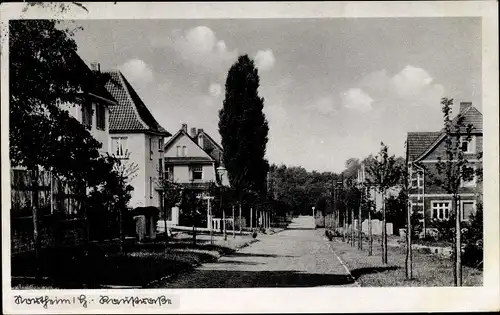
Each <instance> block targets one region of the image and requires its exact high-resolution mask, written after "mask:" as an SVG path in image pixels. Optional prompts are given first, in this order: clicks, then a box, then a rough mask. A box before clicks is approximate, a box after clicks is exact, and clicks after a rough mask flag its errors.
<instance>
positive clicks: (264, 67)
mask: <svg viewBox="0 0 500 315" xmlns="http://www.w3.org/2000/svg"><path fill="white" fill-rule="evenodd" d="M254 59H255V64H256V66H257V68H258V69H259V71H268V70H270V69H272V67H273V66H274V63H275V61H276V59H275V58H274V54H273V51H272V50H271V49H267V50H259V51H258V52H257V54H255V57H254Z"/></svg>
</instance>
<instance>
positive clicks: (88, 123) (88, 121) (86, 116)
mask: <svg viewBox="0 0 500 315" xmlns="http://www.w3.org/2000/svg"><path fill="white" fill-rule="evenodd" d="M82 125H83V126H85V128H87V129H92V103H85V104H83V105H82Z"/></svg>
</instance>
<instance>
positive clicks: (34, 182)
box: [31, 166, 41, 279]
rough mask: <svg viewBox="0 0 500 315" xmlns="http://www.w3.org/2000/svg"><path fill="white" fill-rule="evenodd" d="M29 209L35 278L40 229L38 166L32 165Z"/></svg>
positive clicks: (38, 268) (38, 266) (37, 271)
mask: <svg viewBox="0 0 500 315" xmlns="http://www.w3.org/2000/svg"><path fill="white" fill-rule="evenodd" d="M31 201H32V203H31V211H32V219H33V244H34V248H35V265H36V274H35V276H36V278H37V279H38V278H40V277H41V274H40V264H41V262H40V251H41V242H40V231H39V219H38V206H39V202H38V166H34V167H33V168H32V169H31Z"/></svg>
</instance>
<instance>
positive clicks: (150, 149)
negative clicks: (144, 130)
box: [149, 137, 154, 160]
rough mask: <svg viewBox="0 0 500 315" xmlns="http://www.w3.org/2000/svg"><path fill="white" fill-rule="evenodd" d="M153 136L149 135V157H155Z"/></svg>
mask: <svg viewBox="0 0 500 315" xmlns="http://www.w3.org/2000/svg"><path fill="white" fill-rule="evenodd" d="M153 143H154V142H153V137H149V159H150V160H152V159H153Z"/></svg>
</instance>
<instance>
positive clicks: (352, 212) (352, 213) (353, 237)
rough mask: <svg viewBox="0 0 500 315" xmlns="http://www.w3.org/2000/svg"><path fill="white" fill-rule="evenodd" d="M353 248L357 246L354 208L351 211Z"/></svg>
mask: <svg viewBox="0 0 500 315" xmlns="http://www.w3.org/2000/svg"><path fill="white" fill-rule="evenodd" d="M351 246H352V247H354V246H356V237H355V232H354V208H352V209H351Z"/></svg>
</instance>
